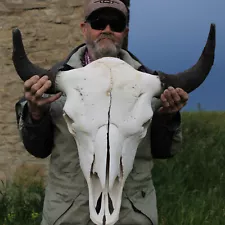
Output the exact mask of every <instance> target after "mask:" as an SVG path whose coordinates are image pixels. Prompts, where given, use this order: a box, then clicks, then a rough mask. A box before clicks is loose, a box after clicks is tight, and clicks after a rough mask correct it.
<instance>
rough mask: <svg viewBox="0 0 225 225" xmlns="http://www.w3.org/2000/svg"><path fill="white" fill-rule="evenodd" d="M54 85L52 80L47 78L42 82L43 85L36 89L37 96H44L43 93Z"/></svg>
mask: <svg viewBox="0 0 225 225" xmlns="http://www.w3.org/2000/svg"><path fill="white" fill-rule="evenodd" d="M51 86H52V82H51V81H50V80H47V81H46V82H45V83H42V86H41V87H40V88H39V89H38V90H37V91H36V93H35V96H36V97H37V98H40V97H42V95H43V94H44V93H45V92H46V91H47V90H48V89H49V88H50V87H51Z"/></svg>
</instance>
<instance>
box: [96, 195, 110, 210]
mask: <svg viewBox="0 0 225 225" xmlns="http://www.w3.org/2000/svg"><path fill="white" fill-rule="evenodd" d="M101 206H102V193H101V195H100V196H99V198H98V201H97V204H96V207H95V210H96V213H97V214H99V213H100V211H101ZM108 208H109V213H110V214H113V212H114V207H113V202H112V199H111V197H110V195H109V194H108Z"/></svg>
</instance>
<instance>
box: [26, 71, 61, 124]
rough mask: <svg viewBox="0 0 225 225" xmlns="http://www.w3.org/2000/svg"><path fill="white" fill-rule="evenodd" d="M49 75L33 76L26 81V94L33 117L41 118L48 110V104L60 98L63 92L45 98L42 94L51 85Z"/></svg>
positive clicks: (35, 118)
mask: <svg viewBox="0 0 225 225" xmlns="http://www.w3.org/2000/svg"><path fill="white" fill-rule="evenodd" d="M51 85H52V84H51V81H50V80H49V79H48V76H43V77H41V78H40V77H39V76H37V75H35V76H32V77H31V78H30V79H29V80H27V81H25V83H24V95H25V98H26V99H27V101H28V107H29V112H30V114H31V117H32V119H34V120H40V119H41V118H42V116H43V114H44V112H45V111H46V108H47V107H46V106H47V105H48V104H50V103H51V102H54V101H55V100H57V99H58V98H60V96H61V93H57V94H56V95H54V96H51V97H48V98H43V97H42V95H43V94H44V93H45V92H46V91H47V90H48V89H49V88H50V87H51Z"/></svg>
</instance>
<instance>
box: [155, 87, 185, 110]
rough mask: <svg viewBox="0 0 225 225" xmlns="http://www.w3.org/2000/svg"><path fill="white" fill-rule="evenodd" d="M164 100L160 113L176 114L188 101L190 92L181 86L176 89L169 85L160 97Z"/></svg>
mask: <svg viewBox="0 0 225 225" xmlns="http://www.w3.org/2000/svg"><path fill="white" fill-rule="evenodd" d="M160 99H161V101H162V107H161V108H160V109H159V113H163V114H174V113H176V112H178V111H180V110H181V109H182V108H183V107H184V106H185V105H186V104H187V101H188V94H187V92H185V91H184V90H183V89H181V88H176V89H174V88H173V87H168V89H166V90H165V91H164V92H163V93H162V94H161V97H160Z"/></svg>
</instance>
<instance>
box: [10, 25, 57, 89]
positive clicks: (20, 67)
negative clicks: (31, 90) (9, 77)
mask: <svg viewBox="0 0 225 225" xmlns="http://www.w3.org/2000/svg"><path fill="white" fill-rule="evenodd" d="M12 39H13V40H12V41H13V54H12V60H13V64H14V67H15V69H16V72H17V74H18V75H19V76H20V78H21V79H22V80H23V81H26V80H28V79H30V78H31V77H32V76H34V75H38V76H40V77H42V76H44V75H47V76H48V77H49V80H51V81H52V87H51V88H50V89H49V90H48V92H47V93H55V87H54V86H55V85H54V83H55V76H54V75H53V74H52V73H51V72H50V71H49V70H46V69H43V68H41V67H39V66H37V65H35V64H33V63H32V62H31V61H30V60H29V59H28V57H27V55H26V52H25V50H24V45H23V41H22V35H21V32H20V30H19V29H18V28H16V29H14V30H13V31H12Z"/></svg>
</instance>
